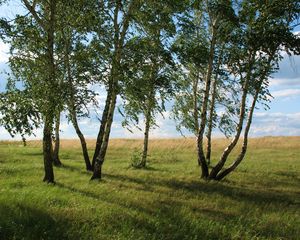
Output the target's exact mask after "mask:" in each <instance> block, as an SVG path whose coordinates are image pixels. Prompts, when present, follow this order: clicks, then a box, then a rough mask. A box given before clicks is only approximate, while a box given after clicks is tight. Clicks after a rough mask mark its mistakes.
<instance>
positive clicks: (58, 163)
mask: <svg viewBox="0 0 300 240" xmlns="http://www.w3.org/2000/svg"><path fill="white" fill-rule="evenodd" d="M59 126H60V113H58V114H57V115H56V118H55V142H54V151H53V164H54V165H55V166H61V165H62V163H61V161H60V159H59V147H60V137H59Z"/></svg>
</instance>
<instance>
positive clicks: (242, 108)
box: [209, 54, 255, 179]
mask: <svg viewBox="0 0 300 240" xmlns="http://www.w3.org/2000/svg"><path fill="white" fill-rule="evenodd" d="M254 57H255V55H254V54H251V55H250V56H249V59H248V62H249V66H248V71H247V75H246V77H245V78H246V79H245V81H244V84H243V93H242V99H241V105H240V115H239V122H238V124H237V127H236V134H235V136H234V138H233V139H232V141H231V142H230V144H229V145H228V146H227V148H226V149H225V150H224V152H223V153H222V155H221V158H220V160H219V162H218V163H217V164H216V165H215V166H214V167H213V168H212V170H211V172H210V174H209V179H215V178H216V176H217V174H218V173H219V172H220V171H221V170H222V168H223V166H224V164H225V162H226V160H227V158H228V156H229V155H230V153H231V152H232V150H233V149H234V148H235V146H236V144H237V143H238V140H239V138H240V135H241V132H242V129H243V123H244V119H245V111H246V100H247V94H248V90H249V89H248V88H249V82H250V79H251V73H252V64H253V61H254Z"/></svg>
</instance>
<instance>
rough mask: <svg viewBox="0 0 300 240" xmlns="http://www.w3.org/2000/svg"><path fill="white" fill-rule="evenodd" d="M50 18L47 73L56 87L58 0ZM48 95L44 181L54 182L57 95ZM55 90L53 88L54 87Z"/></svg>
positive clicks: (44, 143)
mask: <svg viewBox="0 0 300 240" xmlns="http://www.w3.org/2000/svg"><path fill="white" fill-rule="evenodd" d="M49 5H50V18H49V26H48V27H46V28H45V29H44V30H45V31H47V60H48V66H47V73H48V76H47V77H48V81H49V84H50V86H51V87H54V91H55V87H56V82H55V81H56V78H55V62H54V22H55V12H56V1H55V0H50V1H49ZM47 91H49V92H48V93H47V95H49V97H48V99H47V100H48V105H49V106H47V107H48V109H47V111H46V112H45V123H44V131H43V135H44V136H43V154H44V169H45V177H44V180H43V181H44V182H48V183H54V172H53V165H52V164H53V148H52V130H53V129H52V128H53V119H54V113H55V108H56V104H55V100H56V98H55V96H54V93H53V92H50V89H47ZM52 91H53V89H52Z"/></svg>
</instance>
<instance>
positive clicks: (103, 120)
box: [92, 84, 112, 169]
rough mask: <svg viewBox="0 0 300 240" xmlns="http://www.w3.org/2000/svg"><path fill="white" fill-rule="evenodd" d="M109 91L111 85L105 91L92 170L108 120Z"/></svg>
mask: <svg viewBox="0 0 300 240" xmlns="http://www.w3.org/2000/svg"><path fill="white" fill-rule="evenodd" d="M111 91H112V87H111V84H110V85H109V87H108V89H107V96H106V101H105V106H104V110H103V113H102V118H101V125H100V129H99V132H98V136H97V140H96V148H95V152H94V156H93V161H92V169H94V167H95V162H96V159H97V157H98V155H99V152H100V149H101V145H102V142H103V137H104V132H105V126H106V123H107V118H108V111H109V105H110V102H111V97H112V96H111V95H112V94H111Z"/></svg>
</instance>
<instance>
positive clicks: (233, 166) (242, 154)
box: [215, 87, 260, 181]
mask: <svg viewBox="0 0 300 240" xmlns="http://www.w3.org/2000/svg"><path fill="white" fill-rule="evenodd" d="M259 91H260V87H259V88H258V89H257V90H256V92H255V96H254V97H253V100H252V105H251V108H250V111H249V113H248V119H247V123H246V128H245V132H244V139H243V146H242V149H241V152H240V153H239V155H238V157H237V158H236V160H235V161H234V162H233V163H232V164H231V165H230V166H229V167H228V168H226V169H225V170H223V171H221V172H220V173H219V174H218V175H217V176H216V178H215V179H216V180H218V181H220V180H222V179H223V178H224V177H226V176H227V175H228V174H229V173H231V172H232V171H233V170H234V169H236V167H237V166H238V165H239V164H240V163H241V162H242V160H243V159H244V157H245V154H246V152H247V146H248V135H249V130H250V127H251V123H252V118H253V112H254V109H255V104H256V101H257V98H258V95H259Z"/></svg>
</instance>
